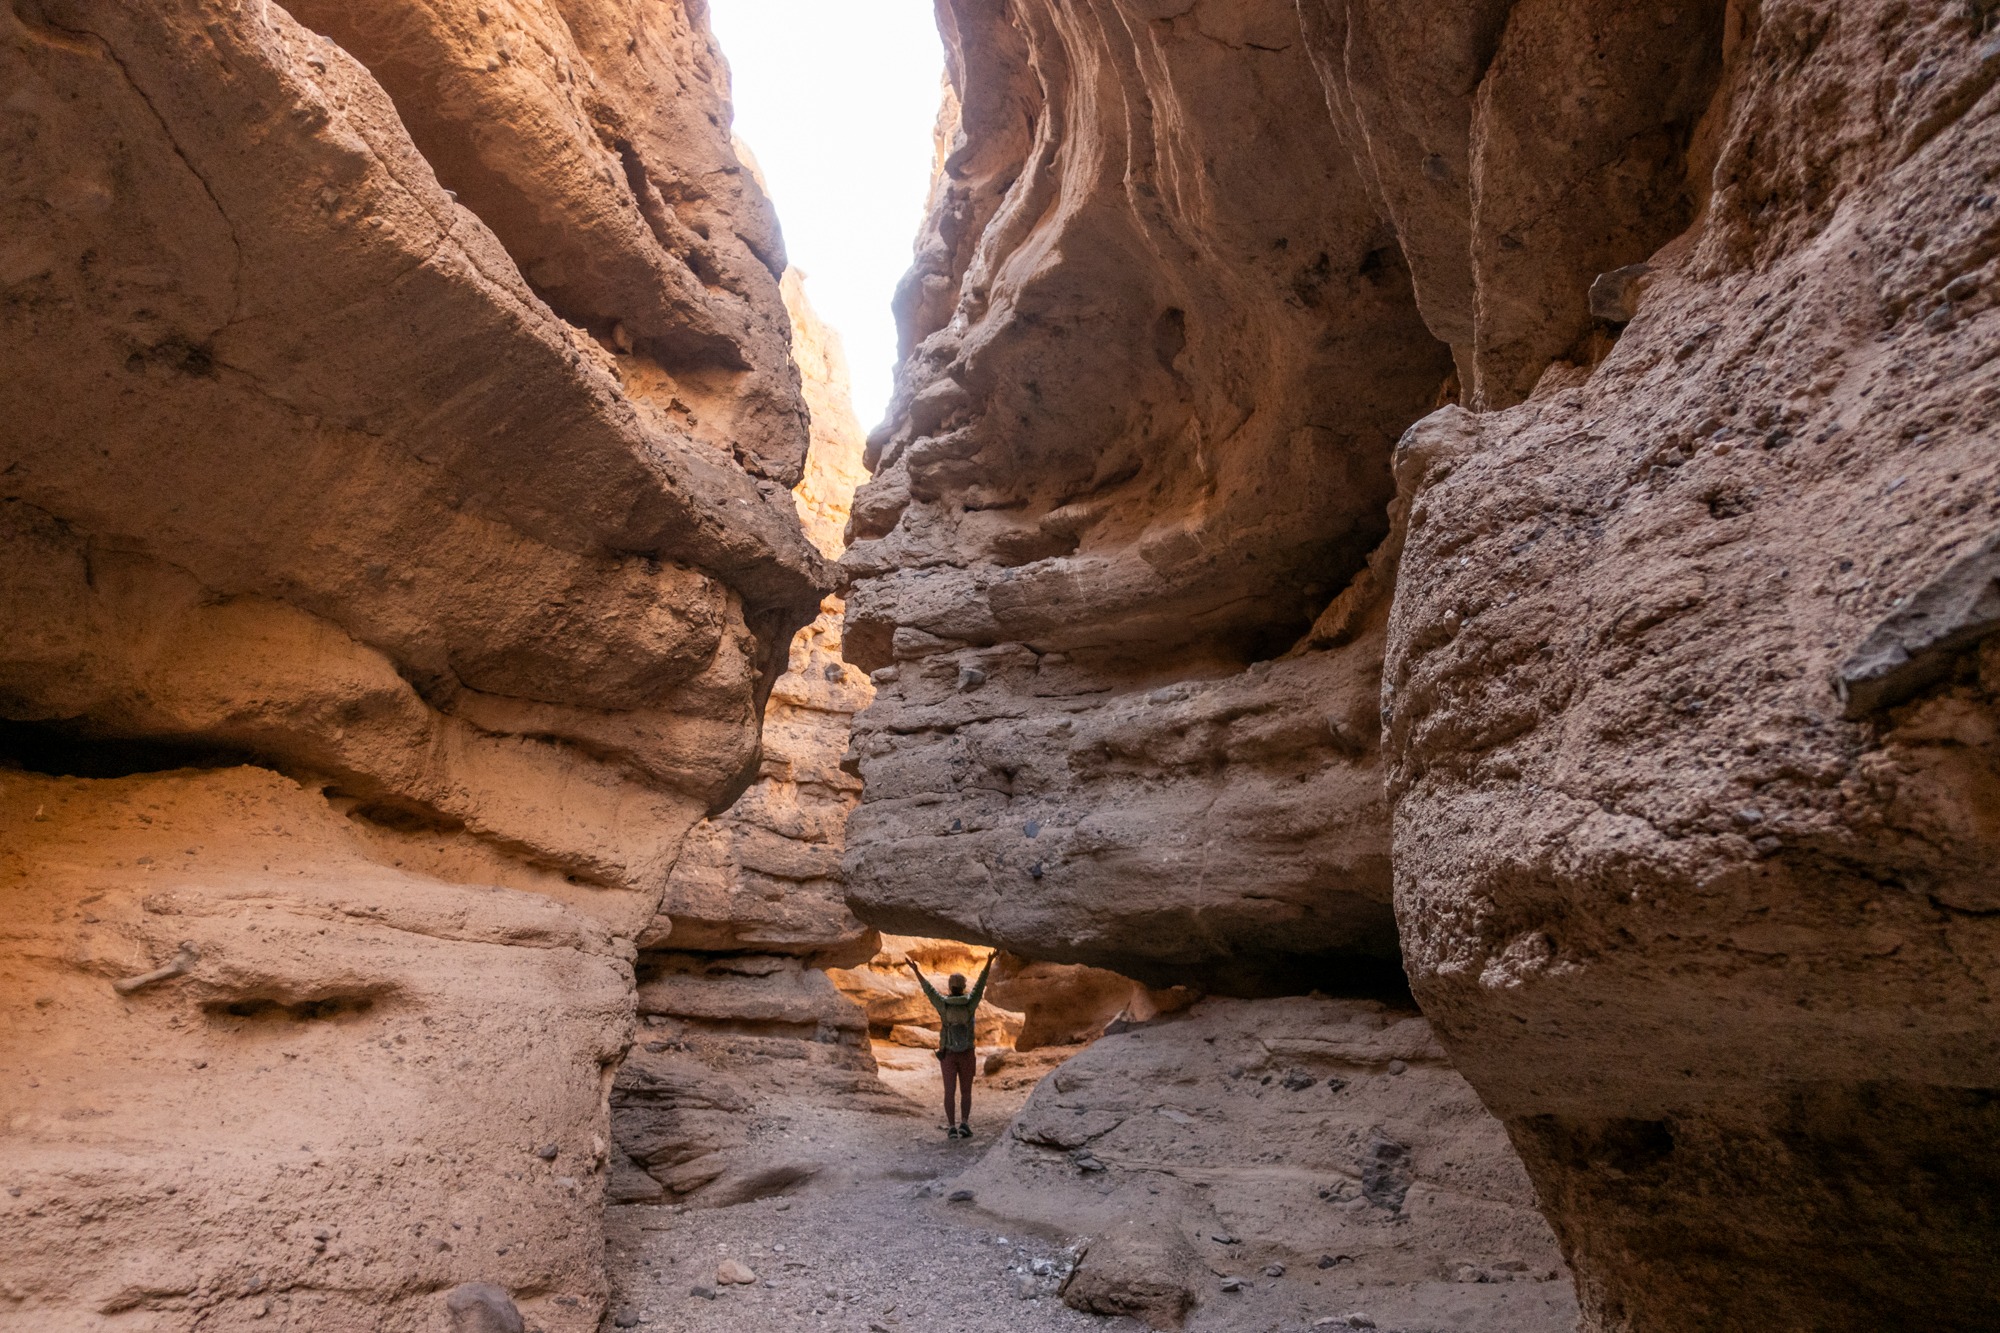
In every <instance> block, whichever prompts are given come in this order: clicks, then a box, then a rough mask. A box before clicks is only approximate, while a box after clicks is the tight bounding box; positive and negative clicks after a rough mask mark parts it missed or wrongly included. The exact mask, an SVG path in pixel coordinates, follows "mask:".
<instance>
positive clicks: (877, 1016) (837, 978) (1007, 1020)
mask: <svg viewBox="0 0 2000 1333" xmlns="http://www.w3.org/2000/svg"><path fill="white" fill-rule="evenodd" d="M988 957H989V955H988V954H987V953H985V952H984V951H983V950H978V949H972V948H969V947H968V946H966V945H964V944H961V943H959V942H958V941H957V940H927V939H919V938H912V937H910V936H907V935H885V936H883V937H882V942H881V948H880V950H879V951H878V952H877V953H876V954H875V956H874V957H872V958H869V959H867V960H866V961H865V962H863V963H861V964H859V965H857V966H855V967H847V968H836V969H835V970H834V971H833V973H832V974H831V975H832V978H833V984H834V985H835V986H837V987H839V988H840V993H841V994H843V995H845V996H846V997H847V998H848V999H849V1000H851V1001H852V1002H853V1003H854V1004H855V1005H856V1006H857V1007H858V1008H859V1009H860V1011H861V1013H862V1014H863V1015H864V1016H865V1018H866V1020H867V1024H868V1034H869V1035H870V1036H871V1037H873V1038H875V1039H876V1040H877V1041H892V1042H896V1043H897V1044H899V1045H905V1046H924V1047H928V1048H929V1049H931V1050H936V1049H937V1044H938V1030H939V1028H940V1027H941V1026H942V1020H940V1019H939V1018H938V1012H937V1007H936V1006H935V1005H933V1004H932V1003H931V1002H930V1000H929V999H928V998H927V997H926V996H925V995H924V992H923V988H922V987H920V986H919V985H917V980H916V978H915V977H913V976H911V975H910V964H911V963H915V964H916V965H917V966H918V967H921V968H922V969H923V970H924V974H925V975H926V976H928V977H929V978H930V979H931V984H932V985H933V986H936V987H938V989H940V990H942V989H944V987H945V978H946V977H948V976H950V975H951V974H952V973H954V972H955V973H958V974H960V975H961V976H963V977H965V979H966V981H967V982H968V983H970V982H971V981H972V980H973V979H975V978H976V977H978V975H979V971H980V969H981V968H982V967H984V966H985V965H986V960H987V958H988ZM996 966H997V960H996ZM992 985H993V983H992V981H991V980H990V979H989V981H988V982H987V987H988V989H987V993H986V998H985V1003H983V1004H981V1005H980V1006H979V1012H978V1014H977V1015H976V1016H975V1022H974V1033H973V1035H974V1039H975V1040H976V1041H977V1042H978V1043H979V1045H980V1046H981V1047H985V1048H992V1049H1006V1050H1011V1049H1013V1046H1014V1042H1015V1039H1016V1038H1017V1037H1018V1036H1020V1033H1021V1024H1022V1022H1023V1018H1024V1016H1023V1015H1022V1014H1021V1013H1020V1012H1019V1011H1017V1010H1014V1009H1012V1008H1010V1007H1009V1006H1006V1005H1003V1004H1001V1003H1000V1001H999V998H998V997H997V996H996V995H994V993H993V989H992Z"/></svg>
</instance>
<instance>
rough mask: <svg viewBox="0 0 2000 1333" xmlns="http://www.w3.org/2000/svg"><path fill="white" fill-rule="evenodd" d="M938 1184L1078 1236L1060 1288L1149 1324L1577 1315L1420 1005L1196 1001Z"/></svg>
mask: <svg viewBox="0 0 2000 1333" xmlns="http://www.w3.org/2000/svg"><path fill="white" fill-rule="evenodd" d="M955 1183H956V1184H957V1185H959V1186H960V1187H961V1188H969V1189H971V1190H972V1191H973V1192H974V1194H975V1196H976V1198H977V1200H978V1204H979V1207H980V1208H981V1209H983V1210H984V1211H986V1212H989V1213H993V1214H995V1215H997V1216H999V1217H1001V1218H1003V1219H1005V1220H1006V1221H1007V1222H1008V1223H1010V1224H1012V1225H1022V1224H1028V1225H1034V1226H1044V1227H1052V1228H1057V1229H1059V1230H1061V1231H1062V1232H1065V1233H1067V1234H1071V1235H1075V1236H1079V1237H1082V1238H1084V1240H1085V1244H1086V1247H1087V1248H1086V1249H1085V1251H1084V1255H1083V1260H1082V1263H1081V1264H1080V1265H1079V1266H1078V1270H1077V1272H1076V1275H1075V1276H1074V1277H1073V1278H1072V1279H1071V1280H1070V1283H1069V1286H1068V1287H1067V1289H1066V1290H1065V1292H1064V1299H1065V1300H1067V1301H1068V1302H1069V1303H1070V1304H1072V1305H1074V1306H1076V1307H1078V1308H1079V1309H1086V1310H1094V1311H1096V1312H1098V1313H1100V1314H1128V1315H1133V1316H1136V1317H1138V1318H1142V1319H1145V1320H1146V1321H1147V1322H1148V1323H1150V1324H1152V1325H1153V1326H1154V1327H1162V1328H1163V1327H1174V1326H1178V1325H1179V1324H1180V1323H1181V1322H1182V1319H1183V1318H1184V1317H1186V1316H1188V1315H1189V1313H1190V1311H1191V1310H1192V1311H1193V1316H1192V1318H1191V1320H1190V1322H1191V1323H1192V1324H1193V1326H1194V1327H1197V1328H1202V1327H1239V1328H1240V1327H1265V1328H1269V1327H1279V1326H1284V1327H1298V1326H1300V1325H1302V1324H1303V1323H1304V1322H1305V1321H1306V1320H1307V1319H1309V1318H1310V1317H1311V1315H1312V1314H1313V1313H1317V1312H1321V1311H1325V1310H1327V1309H1329V1308H1331V1309H1334V1310H1337V1311H1340V1312H1342V1313H1345V1312H1346V1311H1349V1310H1359V1311H1362V1312H1364V1313H1367V1314H1368V1315H1369V1316H1370V1317H1371V1318H1373V1319H1374V1320H1375V1321H1376V1323H1377V1324H1378V1325H1379V1326H1380V1327H1383V1328H1392V1327H1463V1328H1495V1329H1499V1328H1504V1329H1507V1330H1509V1333H1569V1330H1570V1329H1571V1328H1573V1327H1574V1325H1575V1320H1576V1302H1575V1298H1574V1296H1573V1295H1572V1294H1571V1289H1570V1284H1569V1282H1568V1280H1567V1278H1568V1275H1567V1274H1566V1273H1565V1272H1564V1270H1563V1265H1562V1260H1561V1258H1560V1257H1559V1255H1558V1252H1557V1249H1556V1243H1555V1237H1554V1236H1553V1235H1552V1234H1551V1233H1550V1231H1549V1228H1548V1225H1547V1223H1545V1222H1544V1221H1543V1220H1542V1219H1541V1217H1539V1216H1538V1215H1537V1214H1536V1212H1535V1209H1534V1193H1533V1191H1532V1190H1531V1189H1530V1187H1529V1184H1528V1179H1527V1176H1526V1175H1525V1174H1524V1173H1523V1172H1522V1170H1521V1164H1520V1161H1519V1160H1518V1159H1517V1158H1516V1157H1515V1155H1514V1153H1513V1150H1512V1149H1511V1148H1510V1147H1509V1145H1508V1142H1507V1137H1506V1133H1505V1131H1504V1130H1502V1128H1501V1127H1500V1125H1499V1124H1498V1123H1497V1122H1495V1121H1494V1119H1493V1118H1492V1117H1491V1116H1490V1115H1488V1114H1486V1112H1485V1110H1484V1109H1483V1108H1482V1107H1481V1106H1480V1105H1479V1100H1478V1098H1477V1097H1475V1096H1474V1095H1473V1092H1472V1089H1471V1088H1469V1087H1467V1086H1466V1084H1465V1081H1464V1080H1463V1079H1461V1078H1460V1077H1459V1076H1458V1075H1457V1074H1455V1073H1453V1072H1452V1069H1451V1066H1450V1064H1449V1063H1448V1062H1447V1060H1446V1058H1445V1054H1444V1051H1443V1050H1442V1049H1441V1048H1440V1047H1439V1046H1438V1044H1437V1043H1436V1041H1434V1040H1433V1039H1432V1037H1431V1034H1430V1030H1429V1028H1428V1026H1427V1025H1426V1024H1425V1023H1424V1021H1423V1019H1421V1018H1419V1017H1417V1016H1416V1015H1415V1014H1413V1013H1409V1012H1407V1011H1396V1010H1390V1009H1385V1008H1384V1007H1383V1006H1382V1005H1380V1004H1376V1003H1372V1002H1369V1001H1360V1000H1328V999H1325V998H1323V997H1313V998H1305V997H1297V998H1291V999H1282V1000H1268V1001H1262V1000H1260V1001H1243V1000H1215V999H1211V1000H1205V1001H1203V1002H1201V1003H1200V1004H1198V1005H1196V1006H1195V1007H1194V1008H1193V1009H1192V1010H1190V1011H1188V1012H1187V1013H1186V1014H1184V1015H1179V1016H1176V1017H1174V1018H1170V1019H1165V1020H1162V1021H1160V1022H1157V1023H1152V1024H1148V1025H1145V1026H1141V1027H1137V1028H1134V1029H1132V1030H1130V1031H1127V1032H1124V1033H1119V1034H1114V1035H1112V1036H1108V1037H1105V1038H1104V1039H1103V1040H1102V1041H1099V1042H1097V1043H1096V1044H1095V1045H1093V1046H1091V1047H1090V1048H1089V1049H1088V1050H1086V1051H1084V1052H1083V1053H1082V1054H1080V1055H1077V1056H1073V1057H1072V1058H1071V1059H1070V1060H1068V1061H1067V1062H1066V1063H1064V1064H1063V1065H1062V1067H1061V1068H1059V1069H1057V1070H1056V1072H1055V1073H1054V1074H1052V1075H1051V1076H1049V1077H1048V1078H1047V1079H1045V1080H1043V1082H1042V1083H1041V1085H1040V1086H1039V1087H1037V1088H1036V1089H1035V1092H1034V1095H1033V1096H1032V1097H1031V1098H1030V1099H1029V1101H1028V1104H1027V1106H1026V1107H1025V1108H1023V1110H1022V1111H1021V1113H1020V1115H1019V1116H1017V1117H1016V1118H1015V1120H1014V1123H1013V1125H1012V1127H1011V1129H1010V1131H1009V1134H1008V1137H1007V1139H1006V1140H1005V1141H1004V1142H1003V1143H1002V1144H1001V1145H1000V1146H999V1147H997V1148H996V1149H995V1150H994V1151H993V1152H992V1153H989V1154H988V1155H987V1157H986V1158H985V1160H984V1161H982V1162H981V1163H980V1164H979V1166H977V1167H975V1168H974V1169H973V1170H972V1171H970V1172H967V1173H966V1174H965V1175H964V1176H962V1177H960V1178H959V1180H958V1181H957V1182H955ZM1273 1266H1276V1269H1277V1271H1273ZM1232 1277H1233V1278H1236V1279H1239V1280H1240V1281H1241V1282H1242V1283H1243V1284H1244V1285H1245V1286H1246V1287H1247V1290H1244V1291H1231V1292H1224V1291H1223V1290H1222V1288H1221V1282H1222V1280H1223V1279H1224V1278H1232ZM1291 1321H1297V1322H1296V1323H1294V1322H1291Z"/></svg>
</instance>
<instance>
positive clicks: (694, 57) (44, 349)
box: [0, 0, 828, 1333]
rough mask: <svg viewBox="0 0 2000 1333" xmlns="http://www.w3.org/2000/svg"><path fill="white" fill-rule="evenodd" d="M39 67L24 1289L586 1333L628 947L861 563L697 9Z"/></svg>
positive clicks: (9, 362)
mask: <svg viewBox="0 0 2000 1333" xmlns="http://www.w3.org/2000/svg"><path fill="white" fill-rule="evenodd" d="M316 25H317V29H318V30H316ZM0 65H4V73H0V86H4V87H5V88H6V89H7V90H8V91H7V101H8V108H9V114H8V117H7V119H6V122H5V127H4V129H3V130H0V133H4V134H5V136H6V141H7V142H6V155H5V161H6V167H5V173H6V175H5V185H4V189H0V209H4V216H5V222H4V226H0V237H4V239H3V240H0V283H4V285H5V301H4V302H0V320H4V333H0V348H4V351H0V361H3V362H4V369H5V374H4V375H0V421H4V422H5V423H6V425H5V427H4V431H0V548H4V551H5V554H4V557H0V607H3V608H4V610H0V620H4V623H5V625H6V627H7V629H6V633H5V634H4V635H0V718H4V719H5V720H4V722H0V754H4V755H5V759H4V761H0V762H4V764H5V765H6V767H5V768H4V769H0V830H4V831H0V900H4V903H5V911H4V912H0V917H4V920H5V925H4V927H0V1125H4V1126H5V1137H4V1138H0V1183H4V1184H5V1186H6V1190H5V1193H4V1194H0V1220H4V1223H5V1225H4V1228H0V1230H4V1233H5V1234H4V1237H0V1325H4V1326H6V1327H8V1328H10V1329H12V1328H18V1329H23V1330H28V1329H33V1330H37V1333H39V1331H41V1330H67V1329H78V1330H81V1329H86V1328H88V1329H96V1328H103V1327H109V1326H111V1325H112V1324H113V1323H116V1324H118V1325H119V1326H125V1325H128V1324H129V1325H131V1326H133V1327H135V1328H136V1327H140V1326H144V1327H146V1328H149V1329H161V1330H167V1329H193V1328H203V1329H218V1330H220V1329H237V1328H246V1329H247V1328H252V1327H271V1326H277V1325H285V1326H289V1327H299V1328H306V1327H310V1328H316V1329H337V1328H338V1329H346V1328H357V1329H358V1328H370V1329H380V1330H417V1329H425V1330H430V1329H434V1328H438V1327H440V1326H441V1321H443V1320H444V1318H445V1310H444V1296H443V1294H442V1293H443V1292H445V1291H446V1290H448V1289H451V1288H454V1287H456V1286H458V1285H459V1284H461V1283H465V1282H468V1281H486V1282H492V1283H495V1284H497V1285H498V1286H499V1287H500V1288H501V1289H502V1290H503V1291H505V1292H509V1293H512V1299H514V1300H516V1301H517V1302H518V1303H519V1305H520V1308H521V1310H522V1311H523V1312H524V1313H525V1315H526V1318H527V1320H528V1322H529V1323H530V1324H532V1325H534V1326H537V1327H541V1328H544V1329H547V1330H549V1333H580V1331H581V1330H585V1329H594V1328H595V1327H596V1326H597V1323H598V1316H599V1313H600V1311H601V1307H602V1301H603V1291H604V1284H603V1275H602V1250H601V1244H600V1240H599V1225H598V1218H599V1210H600V1202H601V1198H602V1193H603V1181H604V1168H605V1166H606V1163H607V1158H608V1151H609V1124H608V1120H607V1113H606V1094H607V1090H608V1085H609V1081H610V1068H611V1066H612V1065H613V1064H614V1063H615V1062H616V1061H617V1060H618V1058H619V1055H620V1052H621V1051H622V1050H623V1048H624V1045H625V1041H626V1039H627V1033H628V1031H629V1028H630V1024H631V1017H632V1005H633V1000H632V994H633V976H632V966H631V965H632V960H633V957H634V949H635V941H636V940H637V938H638V937H639V935H640V934H641V932H642V931H644V930H645V929H646V928H647V927H648V924H649V923H650V922H651V921H652V920H653V918H654V916H655V913H656V912H657V909H658V905H659V903H660V900H661V897H662V895H663V892H664V890H665V887H666V882H667V877H668V872H669V870H670V868H671V867H672V866H673V865H674V863H675V859H676V857H677V855H678V853H679V850H680V846H681V843H682V840H683V838H684V836H685V834H686V833H687V831H688V830H689V829H690V828H691V827H692V826H694V825H695V824H696V822H697V821H698V820H700V819H701V818H702V817H703V815H704V814H705V813H706V812H707V811H709V810H711V809H713V808H718V807H720V806H722V805H726V804H727V803H728V801H729V800H730V799H731V798H732V797H733V796H734V795H735V794H736V793H737V792H738V791H740V790H741V789H742V788H743V787H744V786H745V784H747V783H748V782H750V781H751V780H752V779H753V778H754V777H755V775H756V771H757V766H758V747H757V729H758V724H759V719H760V715H761V713H762V712H763V709H764V702H765V697H766V695H767V693H768V691H769V690H770V687H771V683H772V681H773V680H774V679H775V678H776V677H777V676H778V675H779V674H780V673H781V672H782V670H783V669H784V664H785V656H786V650H787V645H788V644H789V643H790V641H791V639H792V636H793V633H794V631H796V630H797V629H798V628H799V627H800V626H801V625H803V624H805V623H806V622H808V621H809V620H811V619H812V617H813V615H814V614H815V609H816V608H817V606H818V604H819V602H820V599H821V597H822V596H823V595H824V593H825V592H826V591H827V588H828V584H827V581H826V579H825V578H824V575H823V573H822V564H821V560H820V557H819V555H818V554H817V553H816V552H815V551H814V550H813V549H812V547H811V546H810V545H809V544H808V543H807V542H806V540H805V539H804V537H803V536H802V535H801V533H800V530H799V524H798V519H797V516H796V513H795V510H794V505H793V501H792V498H791V497H790V495H788V494H787V493H786V488H787V487H788V486H789V485H790V484H792V483H793V482H794V481H795V480H797V478H798V476H799V473H800V467H801V462H802V460H803V457H804V454H805V449H806V444H807V432H806V416H805V406H804V402H803V400H802V398H801V395H800V392H799V387H798V380H797V372H796V370H795V369H794V367H793V365H792V363H791V360H790V358H789V354H788V349H787V341H788V337H787V324H786V315H785V312H784V308H783V304H782V302H781V299H780V295H779V284H778V275H779V273H780V271H781V269H782V266H783V256H782V253H781V251H780V247H779V246H778V243H777V240H776V229H775V224H774V222H773V220H772V218H771V215H770V212H769V209H768V206H767V205H766V204H765V202H764V201H763V198H762V196H761V194H760V192H759V191H758V190H757V188H756V187H755V185H754V183H752V182H750V181H749V178H748V177H747V176H746V175H745V174H744V173H743V171H742V170H741V169H740V167H739V166H738V165H737V163H736V161H735V159H734V156H733V154H732V151H731V149H730V146H729V142H728V136H727V131H726V124H727V114H726V111H727V90H726V86H725V83H724V79H723V74H722V67H721V65H720V62H719V58H718V57H717V55H716V53H715V52H714V51H713V49H712V47H711V45H710V42H709V39H708V37H707V34H706V29H705V26H704V23H703V21H702V20H701V18H700V17H699V11H698V10H697V11H694V12H692V13H691V12H690V11H689V10H688V9H685V8H683V7H682V6H680V5H677V4H676V5H644V6H641V5H624V4H585V3H575V4H554V5H534V4H505V3H501V4H492V3H488V4H482V5H477V6H475V5H472V4H469V3H468V4H464V5H445V6H434V7H422V8H418V7H405V6H359V7H356V6H318V5H311V4H304V5H300V6H298V7H297V8H296V9H294V10H291V11H287V10H286V9H282V8H279V7H277V6H272V5H258V6H252V5H235V4H221V5H194V4H181V3H172V2H170V3H166V4H160V5H145V6H105V5H90V4H72V3H64V2H62V0H56V2H55V3H37V4H32V5H22V6H15V7H14V8H12V9H9V10H7V11H5V13H4V14H0ZM668 88H672V89H673V90H674V93H675V95H674V96H662V95H661V94H662V92H663V91H664V90H665V89H668Z"/></svg>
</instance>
